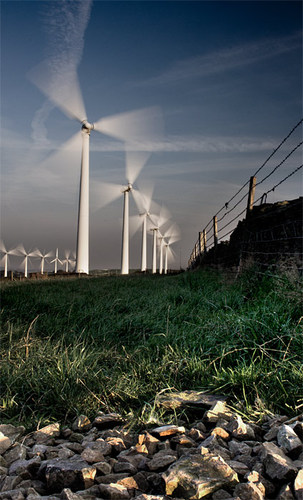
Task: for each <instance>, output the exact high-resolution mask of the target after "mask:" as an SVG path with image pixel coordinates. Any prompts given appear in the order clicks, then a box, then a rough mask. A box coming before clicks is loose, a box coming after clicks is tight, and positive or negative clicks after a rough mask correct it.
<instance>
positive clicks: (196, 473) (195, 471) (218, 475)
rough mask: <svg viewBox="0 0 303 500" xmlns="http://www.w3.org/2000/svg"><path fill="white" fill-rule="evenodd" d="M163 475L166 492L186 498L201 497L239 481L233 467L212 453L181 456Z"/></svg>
mask: <svg viewBox="0 0 303 500" xmlns="http://www.w3.org/2000/svg"><path fill="white" fill-rule="evenodd" d="M162 477H163V479H164V481H165V483H166V494H167V495H173V496H179V497H182V498H184V499H199V498H202V497H204V496H206V495H209V494H210V493H212V492H214V491H216V490H218V489H220V488H222V487H224V486H234V485H235V484H237V483H238V481H239V480H238V476H237V474H236V473H235V472H234V471H233V470H232V469H231V467H230V466H229V465H228V464H227V463H226V462H225V461H224V460H223V459H222V458H221V457H217V456H215V455H214V454H212V453H208V454H205V455H191V456H190V457H186V456H185V457H181V458H180V459H179V460H178V461H177V462H176V463H175V464H173V465H171V466H170V467H169V469H168V471H167V472H165V473H163V474H162Z"/></svg>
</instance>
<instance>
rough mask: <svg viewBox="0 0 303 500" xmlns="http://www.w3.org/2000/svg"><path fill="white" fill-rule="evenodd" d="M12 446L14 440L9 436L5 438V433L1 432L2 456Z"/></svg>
mask: <svg viewBox="0 0 303 500" xmlns="http://www.w3.org/2000/svg"><path fill="white" fill-rule="evenodd" d="M12 444H13V442H12V440H11V439H10V438H9V437H8V436H5V434H3V432H0V455H2V454H3V453H5V452H6V450H8V448H10V446H12Z"/></svg>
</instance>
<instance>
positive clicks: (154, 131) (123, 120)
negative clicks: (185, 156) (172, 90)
mask: <svg viewBox="0 0 303 500" xmlns="http://www.w3.org/2000/svg"><path fill="white" fill-rule="evenodd" d="M162 128H163V125H162V113H161V110H160V108H158V107H156V106H155V107H151V108H144V109H140V110H136V111H129V112H126V113H120V114H118V115H113V116H109V117H106V118H101V120H99V121H97V122H96V123H95V124H94V129H95V130H97V131H98V132H101V133H102V134H106V135H110V136H113V137H115V138H116V139H119V140H121V141H125V142H129V143H137V145H138V146H139V145H140V143H141V147H142V141H149V140H157V139H159V136H161V134H162ZM145 146H148V144H146V145H145ZM149 146H150V145H149ZM146 150H147V151H148V150H150V147H149V149H148V147H147V149H146Z"/></svg>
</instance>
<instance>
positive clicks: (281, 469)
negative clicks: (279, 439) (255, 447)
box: [262, 442, 298, 480]
mask: <svg viewBox="0 0 303 500" xmlns="http://www.w3.org/2000/svg"><path fill="white" fill-rule="evenodd" d="M262 457H263V459H264V465H265V471H266V473H267V474H268V476H269V477H270V478H271V479H282V480H289V479H292V478H294V477H295V476H296V473H297V472H298V470H297V469H296V467H295V466H294V465H293V461H292V460H291V459H290V458H289V457H287V456H286V455H285V453H284V452H283V451H282V450H281V449H280V448H279V447H278V446H276V445H275V444H274V443H269V442H267V443H263V452H262Z"/></svg>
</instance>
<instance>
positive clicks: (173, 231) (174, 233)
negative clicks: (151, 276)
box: [164, 224, 180, 274]
mask: <svg viewBox="0 0 303 500" xmlns="http://www.w3.org/2000/svg"><path fill="white" fill-rule="evenodd" d="M164 238H165V240H166V241H165V240H164V249H165V255H164V274H167V270H168V258H169V257H172V256H174V253H173V250H172V249H171V248H170V245H172V244H173V243H175V242H176V241H178V240H179V239H180V231H179V228H178V226H177V224H173V225H172V226H171V227H170V228H169V229H168V230H167V231H166V233H165V235H164Z"/></svg>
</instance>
